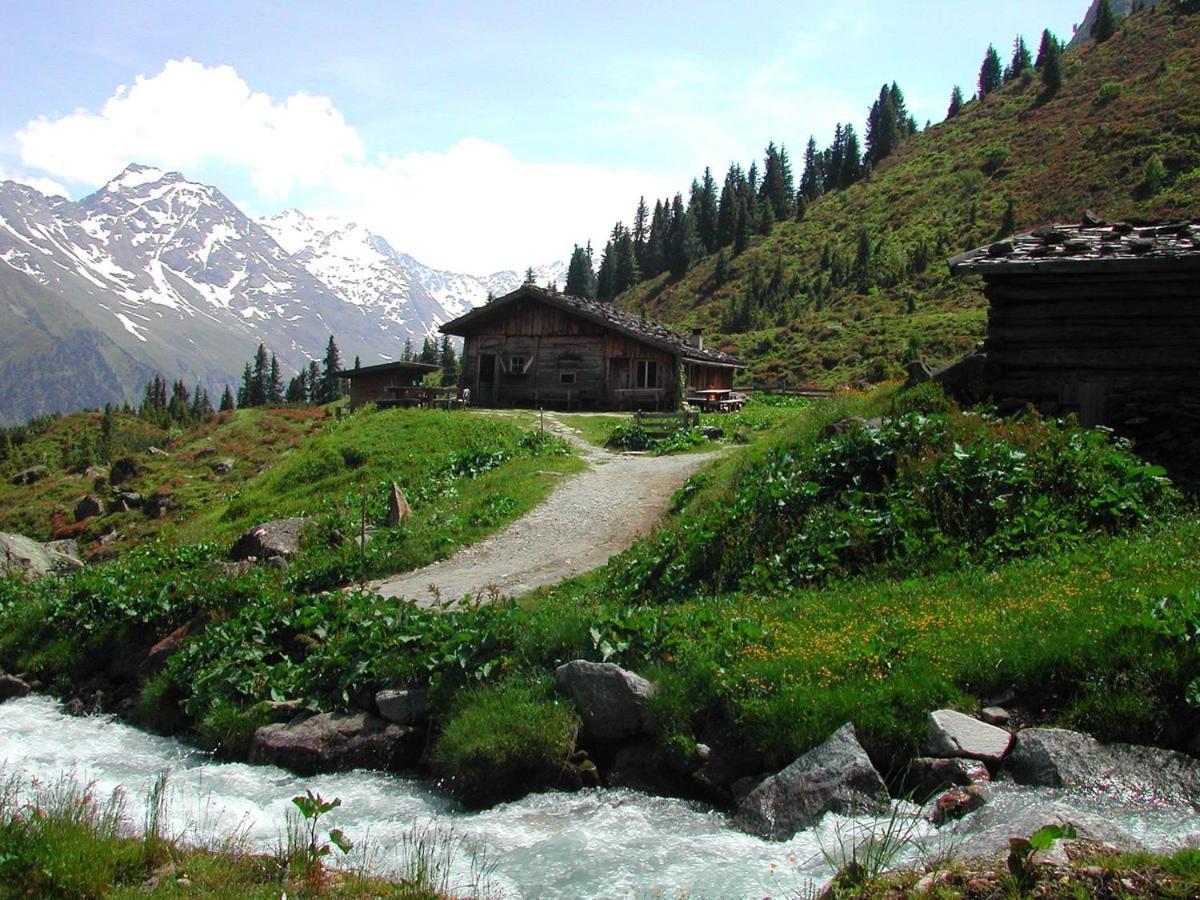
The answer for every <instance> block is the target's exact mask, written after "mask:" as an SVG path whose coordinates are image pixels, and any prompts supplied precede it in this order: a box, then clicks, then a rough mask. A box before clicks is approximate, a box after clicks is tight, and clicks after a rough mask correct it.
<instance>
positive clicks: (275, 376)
mask: <svg viewBox="0 0 1200 900" xmlns="http://www.w3.org/2000/svg"><path fill="white" fill-rule="evenodd" d="M282 402H283V372H281V371H280V369H279V358H278V357H276V356H275V354H274V353H272V354H271V373H270V374H269V375H268V376H267V405H268V406H278V405H279V404H280V403H282Z"/></svg>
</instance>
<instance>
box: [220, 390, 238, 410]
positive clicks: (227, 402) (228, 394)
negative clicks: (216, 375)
mask: <svg viewBox="0 0 1200 900" xmlns="http://www.w3.org/2000/svg"><path fill="white" fill-rule="evenodd" d="M236 407H237V404H236V403H235V402H234V399H233V388H231V387H230V386H229V385H225V393H223V394H222V395H221V412H232V411H233V410H234V409H235V408H236Z"/></svg>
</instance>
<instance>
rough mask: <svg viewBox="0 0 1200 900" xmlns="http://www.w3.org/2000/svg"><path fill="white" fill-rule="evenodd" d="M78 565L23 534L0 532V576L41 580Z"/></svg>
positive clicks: (79, 563) (78, 562)
mask: <svg viewBox="0 0 1200 900" xmlns="http://www.w3.org/2000/svg"><path fill="white" fill-rule="evenodd" d="M80 565H82V563H81V562H80V561H79V560H77V559H75V560H70V559H68V558H67V557H66V556H65V555H64V554H63V553H60V552H59V551H57V550H52V549H48V548H47V547H46V545H45V544H39V543H38V542H37V541H35V540H33V539H32V538H27V537H25V535H23V534H5V533H3V532H0V576H6V575H15V576H18V577H20V578H25V579H33V578H42V577H44V576H46V575H50V574H52V573H54V572H61V571H65V570H68V569H71V568H78V566H80Z"/></svg>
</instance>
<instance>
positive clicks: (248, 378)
mask: <svg viewBox="0 0 1200 900" xmlns="http://www.w3.org/2000/svg"><path fill="white" fill-rule="evenodd" d="M253 393H254V373H253V372H252V371H251V370H250V363H246V367H245V368H244V369H242V383H241V386H240V387H238V394H237V405H238V407H239V408H240V409H245V408H246V407H247V406H249V405H250V397H251V395H252V394H253Z"/></svg>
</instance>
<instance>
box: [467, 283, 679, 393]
mask: <svg viewBox="0 0 1200 900" xmlns="http://www.w3.org/2000/svg"><path fill="white" fill-rule="evenodd" d="M514 358H516V359H517V360H518V361H520V365H519V366H518V367H517V368H520V369H521V370H522V371H520V372H517V371H514V366H513V360H514ZM639 360H642V361H653V362H654V363H655V364H656V365H655V369H656V372H655V384H654V387H655V388H656V389H657V390H658V391H659V393H660V400H659V403H660V404H661V405H663V406H664V408H674V407H675V406H677V405H678V399H677V394H678V389H677V387H676V375H675V371H676V370H675V357H674V355H673V354H671V353H667V352H665V351H662V350H659V349H658V348H656V347H652V346H650V345H647V344H644V343H641V342H640V341H637V340H635V339H633V338H630V337H626V336H625V335H622V334H620V333H618V332H614V331H610V330H608V329H606V328H604V327H603V326H601V325H598V324H596V323H593V322H590V321H588V320H587V319H582V318H579V317H577V316H572V315H570V314H569V313H566V312H564V311H562V310H559V309H556V308H554V307H550V306H547V305H545V304H541V303H538V302H536V301H533V300H521V301H517V302H516V303H514V304H513V305H512V306H511V307H510V308H509V309H508V310H507V311H506V312H505V314H504V315H500V316H497V317H496V318H494V319H493V320H492V321H490V322H483V323H480V325H479V326H478V328H477V329H476V330H475V331H474V333H472V334H470V335H468V336H467V337H466V340H465V342H464V347H463V369H462V372H463V375H462V382H461V384H462V386H463V387H467V388H470V390H471V403H472V405H476V406H502V407H503V406H530V407H532V406H538V405H546V406H558V405H564V404H565V403H566V402H567V394H568V392H569V393H570V396H571V400H570V402H571V404H572V406H576V407H581V408H595V409H615V408H619V407H620V406H622V405H629V404H628V403H627V402H626V400H627V398H628V397H629V396H630V395H629V394H623V393H622V391H629V390H631V389H635V388H636V379H637V369H638V366H637V362H638V361H639ZM481 365H482V369H481ZM489 371H490V373H491V376H492V384H491V386H490V387H489V385H488V373H489Z"/></svg>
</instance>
